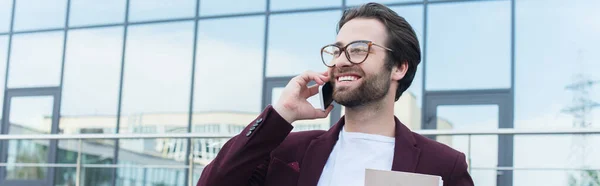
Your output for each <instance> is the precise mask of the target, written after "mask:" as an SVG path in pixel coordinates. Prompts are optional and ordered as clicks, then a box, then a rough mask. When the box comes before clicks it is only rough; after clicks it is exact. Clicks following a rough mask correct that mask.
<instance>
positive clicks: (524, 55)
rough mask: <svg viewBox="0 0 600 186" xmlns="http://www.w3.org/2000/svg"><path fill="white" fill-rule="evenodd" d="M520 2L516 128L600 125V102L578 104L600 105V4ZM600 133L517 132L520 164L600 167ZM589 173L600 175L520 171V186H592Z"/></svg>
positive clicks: (516, 179)
mask: <svg viewBox="0 0 600 186" xmlns="http://www.w3.org/2000/svg"><path fill="white" fill-rule="evenodd" d="M515 3H516V4H515V6H516V7H515V16H516V17H515V19H516V22H515V32H516V33H515V35H516V40H515V42H516V43H515V65H516V67H515V102H514V103H515V111H514V113H515V128H519V129H549V128H552V129H565V128H600V107H587V109H578V108H586V107H585V106H584V105H588V104H589V103H592V102H600V83H588V82H594V81H596V82H598V81H600V73H598V69H600V55H599V54H600V53H598V52H597V51H598V48H599V47H598V46H599V45H598V43H600V35H599V34H598V33H600V22H599V21H598V18H599V17H600V12H599V11H598V8H597V7H600V1H596V0H576V1H560V0H548V1H544V3H539V2H537V1H515ZM550 38H551V39H550ZM576 85H581V86H576ZM599 136H600V135H587V136H583V135H558V136H556V135H555V136H546V135H542V136H540V135H536V136H515V137H514V145H515V147H514V157H515V158H514V165H515V166H516V167H568V168H573V169H586V168H599V167H600V158H597V157H600V137H599ZM582 173H594V172H587V171H586V172H576V171H515V173H514V185H531V184H535V185H569V184H570V182H571V180H570V179H571V178H573V181H574V183H573V184H572V185H593V184H585V183H584V182H585V181H586V178H585V177H582V175H583V174H582ZM595 173H596V174H597V175H598V174H600V173H599V172H598V171H596V172H595ZM588 180H589V179H588Z"/></svg>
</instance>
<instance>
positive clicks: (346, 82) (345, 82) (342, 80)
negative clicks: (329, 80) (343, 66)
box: [336, 74, 361, 85]
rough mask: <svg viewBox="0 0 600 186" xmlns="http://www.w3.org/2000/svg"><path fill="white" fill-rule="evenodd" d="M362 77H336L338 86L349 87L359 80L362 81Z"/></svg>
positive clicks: (352, 75)
mask: <svg viewBox="0 0 600 186" xmlns="http://www.w3.org/2000/svg"><path fill="white" fill-rule="evenodd" d="M360 79H361V77H360V76H358V75H354V74H351V75H340V76H337V77H336V84H337V85H349V84H351V83H353V82H356V81H358V80H360Z"/></svg>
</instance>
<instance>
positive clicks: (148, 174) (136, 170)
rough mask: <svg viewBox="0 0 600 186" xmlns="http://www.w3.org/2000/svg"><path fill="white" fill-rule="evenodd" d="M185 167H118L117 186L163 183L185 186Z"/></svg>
mask: <svg viewBox="0 0 600 186" xmlns="http://www.w3.org/2000/svg"><path fill="white" fill-rule="evenodd" d="M185 174H186V171H185V169H174V168H173V169H171V168H142V167H131V168H119V169H118V170H117V177H118V179H117V184H116V185H117V186H130V185H164V186H185V185H186V184H185Z"/></svg>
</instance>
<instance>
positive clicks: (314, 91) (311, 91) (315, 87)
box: [308, 85, 319, 97]
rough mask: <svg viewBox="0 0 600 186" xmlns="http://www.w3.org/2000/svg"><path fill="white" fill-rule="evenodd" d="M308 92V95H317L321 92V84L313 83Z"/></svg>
mask: <svg viewBox="0 0 600 186" xmlns="http://www.w3.org/2000/svg"><path fill="white" fill-rule="evenodd" d="M308 92H309V94H308V97H310V96H314V95H316V94H317V93H319V85H313V86H310V87H308Z"/></svg>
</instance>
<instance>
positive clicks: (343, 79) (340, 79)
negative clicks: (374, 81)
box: [338, 76, 356, 81]
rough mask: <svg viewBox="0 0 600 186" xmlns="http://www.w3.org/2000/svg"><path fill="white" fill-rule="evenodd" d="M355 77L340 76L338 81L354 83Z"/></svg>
mask: <svg viewBox="0 0 600 186" xmlns="http://www.w3.org/2000/svg"><path fill="white" fill-rule="evenodd" d="M354 80H356V77H354V76H341V77H339V78H338V81H354Z"/></svg>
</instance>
